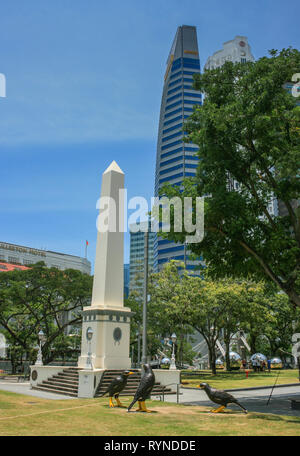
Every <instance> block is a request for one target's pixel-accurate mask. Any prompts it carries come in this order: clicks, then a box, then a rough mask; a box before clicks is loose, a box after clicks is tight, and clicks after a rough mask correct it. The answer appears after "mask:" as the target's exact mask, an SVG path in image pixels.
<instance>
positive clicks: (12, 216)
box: [0, 0, 300, 261]
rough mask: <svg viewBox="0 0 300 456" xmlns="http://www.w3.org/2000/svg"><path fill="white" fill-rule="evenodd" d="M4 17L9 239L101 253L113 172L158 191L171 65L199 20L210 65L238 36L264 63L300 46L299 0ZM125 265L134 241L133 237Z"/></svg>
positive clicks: (112, 7) (116, 2) (105, 7)
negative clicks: (106, 190)
mask: <svg viewBox="0 0 300 456" xmlns="http://www.w3.org/2000/svg"><path fill="white" fill-rule="evenodd" d="M0 12H1V15H0V25H1V26H0V43H1V46H0V73H4V74H5V76H6V80H7V97H6V98H0V159H1V167H0V179H1V187H2V192H1V194H0V207H1V211H0V241H6V242H12V243H17V244H24V245H28V246H31V247H36V248H46V249H49V250H56V251H61V252H66V253H71V254H74V255H84V249H85V240H86V239H88V240H89V243H90V246H89V251H88V257H89V259H90V260H91V261H93V258H94V251H95V243H96V216H97V211H96V200H97V198H98V197H99V194H100V186H101V175H102V172H103V171H104V170H105V168H106V167H107V166H108V165H109V164H110V162H111V161H112V160H113V159H114V160H116V161H117V162H118V164H119V165H120V167H121V168H122V169H123V171H124V172H125V179H126V186H127V188H128V196H129V197H131V196H135V195H140V196H144V197H146V198H147V199H150V197H151V196H152V194H153V186H154V169H155V155H156V137H157V129H158V118H159V109H160V97H161V93H162V86H163V75H164V71H165V63H166V59H167V56H168V53H169V50H170V46H171V43H172V41H173V38H174V35H175V32H176V29H177V27H178V26H179V25H183V24H186V25H195V26H196V27H197V32H198V45H199V52H200V60H201V66H202V67H203V66H204V63H205V61H206V59H207V57H208V56H209V55H211V54H212V53H213V52H215V51H216V50H218V49H220V48H221V47H222V43H223V42H224V41H227V40H230V39H232V38H234V36H235V35H246V36H248V39H249V43H250V45H251V47H252V52H253V54H254V56H255V58H259V57H261V56H263V55H266V54H267V52H268V50H269V49H272V48H276V49H282V48H284V47H285V48H286V47H288V46H293V47H295V48H298V49H300V31H299V30H300V29H299V2H298V1H296V0H290V1H289V2H283V1H282V0H252V1H251V2H249V1H244V2H243V1H241V0H239V1H237V0H228V1H227V2H224V1H223V0H211V1H210V2H202V1H200V0H185V1H182V0H152V1H151V2H149V1H147V0H126V1H124V0H111V1H110V2H107V1H103V0H88V1H84V0H51V1H50V0H47V1H46V0H43V1H41V0H26V2H24V1H23V0H10V2H5V3H4V2H2V4H1V11H0ZM125 240H126V242H125V260H128V256H129V236H128V235H126V237H125Z"/></svg>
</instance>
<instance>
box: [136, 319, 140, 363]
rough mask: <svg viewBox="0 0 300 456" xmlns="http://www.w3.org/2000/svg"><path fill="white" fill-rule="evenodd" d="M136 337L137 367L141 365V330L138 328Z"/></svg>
mask: <svg viewBox="0 0 300 456" xmlns="http://www.w3.org/2000/svg"><path fill="white" fill-rule="evenodd" d="M135 334H136V337H137V365H138V367H139V365H140V364H141V328H140V326H139V328H138V329H137V331H136V333H135Z"/></svg>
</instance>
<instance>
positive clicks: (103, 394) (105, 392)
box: [98, 389, 109, 397]
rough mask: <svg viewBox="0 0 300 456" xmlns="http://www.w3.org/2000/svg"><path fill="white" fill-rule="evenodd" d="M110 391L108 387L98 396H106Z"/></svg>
mask: <svg viewBox="0 0 300 456" xmlns="http://www.w3.org/2000/svg"><path fill="white" fill-rule="evenodd" d="M108 392H109V389H107V390H106V391H104V393H101V394H99V396H98V397H102V396H105V394H107V393H108Z"/></svg>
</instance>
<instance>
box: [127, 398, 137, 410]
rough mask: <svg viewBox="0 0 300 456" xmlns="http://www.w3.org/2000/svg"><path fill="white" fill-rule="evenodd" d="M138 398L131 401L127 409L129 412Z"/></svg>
mask: <svg viewBox="0 0 300 456" xmlns="http://www.w3.org/2000/svg"><path fill="white" fill-rule="evenodd" d="M136 401H137V399H133V401H132V402H131V404H130V405H129V407H128V409H127V412H129V410H130V409H131V408H132V407H133V406H134V404H135V403H136Z"/></svg>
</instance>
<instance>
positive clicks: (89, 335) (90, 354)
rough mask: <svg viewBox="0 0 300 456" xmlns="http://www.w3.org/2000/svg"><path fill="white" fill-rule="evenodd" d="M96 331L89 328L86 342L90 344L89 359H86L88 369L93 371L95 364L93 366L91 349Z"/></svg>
mask: <svg viewBox="0 0 300 456" xmlns="http://www.w3.org/2000/svg"><path fill="white" fill-rule="evenodd" d="M93 334H94V331H93V330H92V328H91V327H90V326H89V327H88V329H87V330H86V340H87V342H88V354H87V359H86V366H85V368H86V369H93V364H92V349H91V340H92V338H93Z"/></svg>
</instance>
